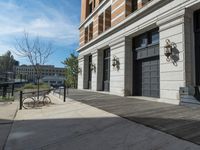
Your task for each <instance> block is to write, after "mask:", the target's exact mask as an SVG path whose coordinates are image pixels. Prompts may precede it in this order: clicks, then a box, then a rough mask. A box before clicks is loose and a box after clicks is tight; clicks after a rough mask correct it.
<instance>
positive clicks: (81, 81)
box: [78, 56, 84, 89]
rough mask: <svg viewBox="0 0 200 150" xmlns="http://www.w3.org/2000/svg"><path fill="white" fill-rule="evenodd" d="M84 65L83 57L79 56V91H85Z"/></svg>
mask: <svg viewBox="0 0 200 150" xmlns="http://www.w3.org/2000/svg"><path fill="white" fill-rule="evenodd" d="M83 64H84V59H83V56H79V58H78V67H79V73H78V89H83V71H84V66H83Z"/></svg>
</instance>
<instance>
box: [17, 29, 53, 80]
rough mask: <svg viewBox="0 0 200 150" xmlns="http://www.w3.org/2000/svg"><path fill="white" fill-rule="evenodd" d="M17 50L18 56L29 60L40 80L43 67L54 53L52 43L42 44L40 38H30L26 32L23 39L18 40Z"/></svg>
mask: <svg viewBox="0 0 200 150" xmlns="http://www.w3.org/2000/svg"><path fill="white" fill-rule="evenodd" d="M15 49H16V54H17V55H18V56H20V57H26V58H28V60H29V62H30V63H31V65H32V66H33V67H34V70H35V74H36V76H37V78H40V76H41V69H40V67H41V65H44V64H45V63H47V61H48V58H49V56H50V55H51V54H52V53H53V51H52V43H51V42H48V43H45V42H42V41H41V40H40V38H39V37H38V36H37V37H35V38H30V37H29V34H28V33H27V32H25V31H24V36H23V37H22V39H16V46H15Z"/></svg>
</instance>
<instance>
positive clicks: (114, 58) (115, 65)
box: [112, 56, 120, 70]
mask: <svg viewBox="0 0 200 150" xmlns="http://www.w3.org/2000/svg"><path fill="white" fill-rule="evenodd" d="M112 66H113V67H114V68H117V70H119V66H120V62H119V58H118V57H116V56H113V59H112Z"/></svg>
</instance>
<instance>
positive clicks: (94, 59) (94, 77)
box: [92, 50, 99, 91]
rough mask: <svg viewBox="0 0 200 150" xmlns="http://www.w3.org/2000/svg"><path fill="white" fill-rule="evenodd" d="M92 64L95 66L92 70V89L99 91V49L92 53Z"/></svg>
mask: <svg viewBox="0 0 200 150" xmlns="http://www.w3.org/2000/svg"><path fill="white" fill-rule="evenodd" d="M92 64H93V65H94V66H95V68H94V70H93V71H92V90H93V91H97V70H98V67H99V66H98V58H97V50H96V51H94V52H93V53H92Z"/></svg>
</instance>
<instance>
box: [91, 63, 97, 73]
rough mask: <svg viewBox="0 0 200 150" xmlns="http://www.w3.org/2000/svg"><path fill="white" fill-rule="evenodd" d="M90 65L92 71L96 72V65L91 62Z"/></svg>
mask: <svg viewBox="0 0 200 150" xmlns="http://www.w3.org/2000/svg"><path fill="white" fill-rule="evenodd" d="M90 67H91V70H92V71H94V72H96V65H95V64H93V63H92V64H91V66H90Z"/></svg>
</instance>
